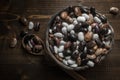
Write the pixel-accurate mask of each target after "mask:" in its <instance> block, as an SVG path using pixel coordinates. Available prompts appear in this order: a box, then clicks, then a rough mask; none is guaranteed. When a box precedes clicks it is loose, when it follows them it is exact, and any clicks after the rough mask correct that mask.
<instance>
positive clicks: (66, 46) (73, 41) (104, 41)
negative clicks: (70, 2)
mask: <svg viewBox="0 0 120 80" xmlns="http://www.w3.org/2000/svg"><path fill="white" fill-rule="evenodd" d="M48 35H49V38H48V42H49V48H50V50H51V52H52V53H53V54H54V56H55V57H56V58H57V59H58V60H59V61H60V62H61V63H63V64H64V65H66V66H68V67H71V68H76V67H81V68H86V67H94V65H95V63H98V62H100V61H101V60H102V59H104V58H105V56H106V55H107V54H108V53H109V51H110V50H111V48H112V43H113V35H114V33H113V29H112V27H111V26H110V24H109V23H108V21H107V18H106V17H105V16H104V15H102V14H100V13H98V12H96V10H95V8H94V7H90V8H88V7H83V6H72V7H68V8H66V9H64V10H62V11H61V12H59V13H58V14H57V15H55V17H54V19H53V20H52V21H51V24H50V28H49V34H48Z"/></svg>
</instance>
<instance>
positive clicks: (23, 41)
mask: <svg viewBox="0 0 120 80" xmlns="http://www.w3.org/2000/svg"><path fill="white" fill-rule="evenodd" d="M29 35H33V36H38V35H36V34H26V35H25V36H24V37H23V38H22V46H23V48H24V49H25V50H26V51H27V52H28V53H30V54H33V55H41V54H42V52H43V50H44V44H43V41H42V40H41V38H40V37H39V36H38V38H39V40H40V42H41V43H42V46H43V50H42V51H40V52H39V53H35V52H32V51H31V52H29V51H28V50H27V49H26V48H25V44H24V39H25V37H27V36H29Z"/></svg>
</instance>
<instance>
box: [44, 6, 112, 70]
mask: <svg viewBox="0 0 120 80" xmlns="http://www.w3.org/2000/svg"><path fill="white" fill-rule="evenodd" d="M72 7H85V8H87V9H89V7H87V6H83V5H80V6H72ZM66 9H68V7H66V8H64V9H62V10H60V11H58V12H57V13H55V14H54V15H53V16H52V17H51V18H50V20H49V22H48V27H47V30H46V31H47V32H46V35H45V37H46V42H45V46H46V53H47V54H48V55H49V56H50V57H51V58H52V59H53V60H54V62H55V63H56V64H57V65H58V66H60V67H62V68H65V69H68V70H77V71H78V70H84V69H86V68H88V66H87V65H84V66H81V67H75V68H74V67H69V66H67V65H65V64H64V63H62V62H61V61H59V60H58V59H57V58H56V57H55V55H54V54H53V53H52V52H51V50H50V48H49V40H48V38H49V35H48V34H49V29H50V27H51V26H52V23H53V20H54V19H55V17H56V16H57V15H59V14H60V13H61V12H62V11H64V10H66ZM96 13H97V14H98V15H99V13H98V12H96ZM100 14H101V13H100ZM108 24H109V22H108ZM109 25H110V24H109ZM110 28H111V30H112V32H113V35H112V37H113V39H112V46H113V44H114V30H113V28H112V26H111V25H110ZM110 51H111V49H110ZM110 51H109V52H110Z"/></svg>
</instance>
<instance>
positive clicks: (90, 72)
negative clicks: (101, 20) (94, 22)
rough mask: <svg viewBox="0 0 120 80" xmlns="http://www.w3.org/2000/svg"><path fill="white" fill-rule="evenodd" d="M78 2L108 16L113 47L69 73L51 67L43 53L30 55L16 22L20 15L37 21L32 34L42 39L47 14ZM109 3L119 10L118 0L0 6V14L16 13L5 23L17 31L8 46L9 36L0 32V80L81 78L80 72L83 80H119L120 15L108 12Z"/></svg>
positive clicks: (22, 0)
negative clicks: (88, 65)
mask: <svg viewBox="0 0 120 80" xmlns="http://www.w3.org/2000/svg"><path fill="white" fill-rule="evenodd" d="M81 4H82V5H86V6H94V7H96V9H97V10H98V11H99V12H100V13H102V14H105V15H106V16H107V17H108V20H109V21H110V23H111V25H112V26H113V28H114V31H115V43H114V47H113V49H112V52H111V53H110V54H109V55H108V57H107V58H106V59H105V60H104V61H103V62H101V63H100V64H98V65H96V66H95V67H94V68H91V69H87V70H84V71H78V72H71V71H67V73H68V72H69V73H70V74H69V75H68V74H67V73H66V72H65V71H66V70H65V71H64V70H61V69H59V68H58V67H56V66H50V65H49V64H48V63H47V62H46V61H45V59H44V56H34V55H30V54H27V53H26V52H25V51H24V50H23V49H22V46H21V38H19V33H20V31H21V30H22V29H23V26H21V25H20V24H19V22H18V18H19V16H21V15H25V16H26V17H27V18H28V20H29V21H39V22H40V23H41V29H40V31H39V32H33V33H35V34H37V35H39V37H40V38H41V39H42V40H43V41H45V36H44V34H45V31H46V28H47V26H48V21H49V19H50V17H51V16H52V15H53V14H55V13H56V12H58V11H59V10H62V9H63V8H65V7H67V6H69V5H81ZM112 6H116V7H118V8H119V9H120V0H59V1H58V0H49V1H48V0H19V1H18V0H11V2H10V4H9V7H7V8H3V9H2V8H0V9H1V10H0V13H9V14H11V15H16V16H17V17H16V19H14V20H9V21H8V22H7V23H8V24H9V25H10V26H11V27H12V29H13V31H15V33H16V34H17V39H18V44H17V46H16V47H15V48H13V49H11V48H9V46H8V39H7V38H3V37H5V36H2V35H0V80H74V79H76V80H81V79H80V78H81V76H80V74H81V75H82V76H83V77H84V78H86V80H120V58H119V57H120V54H119V51H120V31H119V30H120V27H119V23H120V15H117V16H112V15H111V14H109V13H108V12H109V8H110V7H112ZM7 19H8V17H7ZM0 20H1V19H0ZM5 20H6V19H5ZM71 73H72V74H71ZM70 75H74V76H70Z"/></svg>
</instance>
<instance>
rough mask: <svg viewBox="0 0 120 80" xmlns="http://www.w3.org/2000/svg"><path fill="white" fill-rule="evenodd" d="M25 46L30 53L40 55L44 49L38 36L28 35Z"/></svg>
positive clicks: (25, 38)
mask: <svg viewBox="0 0 120 80" xmlns="http://www.w3.org/2000/svg"><path fill="white" fill-rule="evenodd" d="M23 44H25V49H26V50H27V51H28V52H29V53H34V54H36V55H37V54H39V53H40V52H41V51H42V49H43V44H42V42H41V41H40V38H39V37H38V36H36V35H26V36H25V37H24V41H23Z"/></svg>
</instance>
